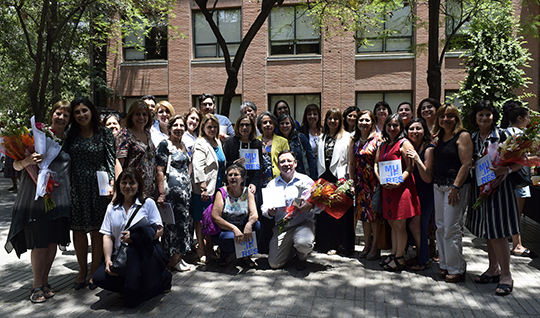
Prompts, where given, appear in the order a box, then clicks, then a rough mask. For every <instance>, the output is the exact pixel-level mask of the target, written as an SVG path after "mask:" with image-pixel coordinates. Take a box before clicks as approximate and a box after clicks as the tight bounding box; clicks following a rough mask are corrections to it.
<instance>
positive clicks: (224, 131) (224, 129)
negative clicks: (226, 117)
mask: <svg viewBox="0 0 540 318" xmlns="http://www.w3.org/2000/svg"><path fill="white" fill-rule="evenodd" d="M219 135H220V136H223V135H227V126H224V125H219Z"/></svg>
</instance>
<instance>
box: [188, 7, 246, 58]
mask: <svg viewBox="0 0 540 318" xmlns="http://www.w3.org/2000/svg"><path fill="white" fill-rule="evenodd" d="M212 17H213V19H214V22H215V23H216V25H217V26H218V28H219V30H220V31H221V34H222V35H223V38H224V39H225V42H227V48H228V49H229V54H230V55H231V56H234V55H235V54H236V51H237V50H238V47H239V46H240V42H242V20H241V11H240V9H229V10H215V11H214V14H213V16H212ZM193 34H194V42H195V43H194V46H195V57H196V58H215V57H223V50H222V49H221V48H220V46H219V44H218V41H217V39H216V37H215V36H214V32H212V29H211V28H210V25H209V24H208V21H206V18H205V17H204V14H203V13H202V12H200V11H196V12H194V13H193Z"/></svg>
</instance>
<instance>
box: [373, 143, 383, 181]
mask: <svg viewBox="0 0 540 318" xmlns="http://www.w3.org/2000/svg"><path fill="white" fill-rule="evenodd" d="M381 146H382V144H380V145H379V147H377V152H376V153H375V164H374V165H373V173H374V174H375V177H376V178H377V180H379V182H381V177H380V176H379V156H380V151H381Z"/></svg>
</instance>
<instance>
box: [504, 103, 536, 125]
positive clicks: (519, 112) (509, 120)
mask: <svg viewBox="0 0 540 318" xmlns="http://www.w3.org/2000/svg"><path fill="white" fill-rule="evenodd" d="M502 108H503V118H502V120H501V128H508V127H509V126H510V124H514V123H515V122H516V121H517V120H518V118H519V116H521V117H523V118H525V117H527V115H528V114H529V109H528V108H527V107H524V106H523V103H521V102H520V101H518V100H509V101H506V103H504V105H503V107H502Z"/></svg>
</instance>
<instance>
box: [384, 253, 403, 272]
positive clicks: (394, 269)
mask: <svg viewBox="0 0 540 318" xmlns="http://www.w3.org/2000/svg"><path fill="white" fill-rule="evenodd" d="M399 259H403V256H400V257H396V256H394V257H393V259H392V260H393V261H394V264H395V265H396V266H390V264H391V263H392V262H390V263H388V264H386V265H384V267H383V269H384V270H385V271H388V272H399V271H402V270H404V269H405V261H403V264H402V263H400V262H398V260H399Z"/></svg>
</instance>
